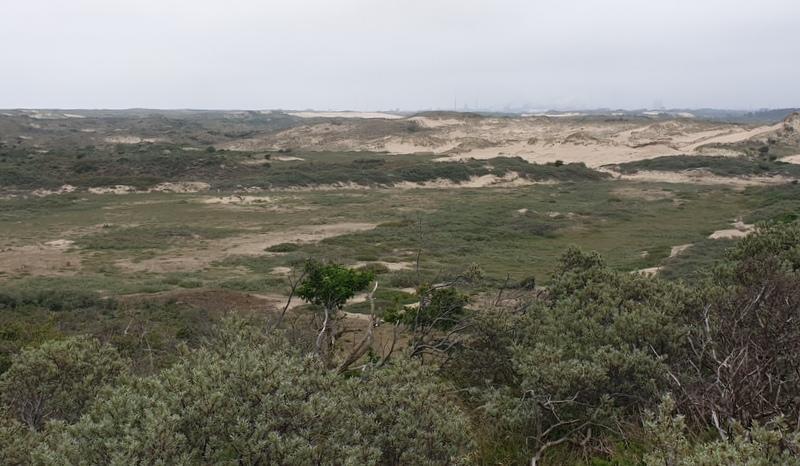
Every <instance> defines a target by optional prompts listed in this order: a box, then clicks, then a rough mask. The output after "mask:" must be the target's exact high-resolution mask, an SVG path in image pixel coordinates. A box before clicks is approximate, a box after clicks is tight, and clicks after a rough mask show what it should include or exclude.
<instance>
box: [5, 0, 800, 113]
mask: <svg viewBox="0 0 800 466" xmlns="http://www.w3.org/2000/svg"><path fill="white" fill-rule="evenodd" d="M454 99H458V105H459V107H461V106H462V105H463V104H467V105H469V106H472V107H474V106H476V105H477V106H480V107H494V108H501V107H503V106H505V105H509V104H510V105H515V106H517V105H521V104H529V105H532V106H536V107H551V108H585V107H601V106H602V107H614V108H636V107H652V106H653V105H654V104H655V103H656V102H661V103H663V105H665V106H668V107H724V108H758V107H788V106H800V1H798V0H669V1H667V0H661V1H657V0H547V1H544V0H527V1H517V0H483V1H477V0H295V1H274V0H262V1H257V0H213V1H212V0H68V1H67V0H2V8H1V9H0V108H9V107H60V108H70V107H71V108H99V107H102V108H119V107H154V108H187V107H188V108H293V109H302V108H317V109H393V108H400V109H409V110H410V109H423V108H452V107H453V102H454Z"/></svg>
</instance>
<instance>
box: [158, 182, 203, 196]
mask: <svg viewBox="0 0 800 466" xmlns="http://www.w3.org/2000/svg"><path fill="white" fill-rule="evenodd" d="M210 187H211V185H209V184H208V183H205V182H202V181H176V182H166V183H159V184H157V185H155V186H153V187H152V188H150V189H148V190H147V192H151V193H198V192H201V191H208V188H210Z"/></svg>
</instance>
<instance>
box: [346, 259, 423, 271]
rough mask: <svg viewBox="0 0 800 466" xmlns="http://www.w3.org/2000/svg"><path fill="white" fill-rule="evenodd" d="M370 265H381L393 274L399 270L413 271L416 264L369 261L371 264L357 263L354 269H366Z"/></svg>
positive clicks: (365, 262)
mask: <svg viewBox="0 0 800 466" xmlns="http://www.w3.org/2000/svg"><path fill="white" fill-rule="evenodd" d="M369 264H380V265H382V266H384V267H386V268H387V269H389V271H391V272H397V271H399V270H411V269H413V268H414V264H412V263H411V262H386V261H369V262H367V261H361V262H356V264H355V266H354V267H364V266H367V265H369Z"/></svg>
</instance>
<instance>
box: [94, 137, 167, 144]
mask: <svg viewBox="0 0 800 466" xmlns="http://www.w3.org/2000/svg"><path fill="white" fill-rule="evenodd" d="M105 141H106V142H107V143H109V144H141V143H143V142H150V143H153V142H159V141H160V139H158V138H144V137H141V136H133V135H119V136H109V137H107V138H105Z"/></svg>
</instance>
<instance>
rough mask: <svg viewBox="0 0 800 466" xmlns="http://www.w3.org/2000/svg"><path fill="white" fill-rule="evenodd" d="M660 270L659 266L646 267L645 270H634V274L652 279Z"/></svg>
mask: <svg viewBox="0 0 800 466" xmlns="http://www.w3.org/2000/svg"><path fill="white" fill-rule="evenodd" d="M661 269H662V267H661V266H658V267H648V268H646V269H639V270H634V273H637V274H639V275H644V276H645V277H654V276H656V275H657V274H658V272H660V271H661Z"/></svg>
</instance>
